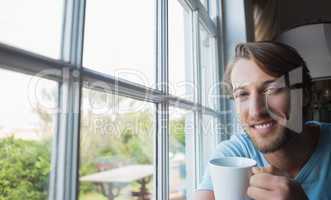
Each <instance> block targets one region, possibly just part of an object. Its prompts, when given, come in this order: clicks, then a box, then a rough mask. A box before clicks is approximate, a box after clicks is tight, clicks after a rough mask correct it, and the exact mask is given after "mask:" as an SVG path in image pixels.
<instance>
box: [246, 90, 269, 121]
mask: <svg viewBox="0 0 331 200" xmlns="http://www.w3.org/2000/svg"><path fill="white" fill-rule="evenodd" d="M266 114H267V112H266V101H265V96H264V95H259V94H253V95H251V97H250V99H249V115H250V117H251V118H253V119H254V118H256V119H258V118H261V117H263V116H265V115H266Z"/></svg>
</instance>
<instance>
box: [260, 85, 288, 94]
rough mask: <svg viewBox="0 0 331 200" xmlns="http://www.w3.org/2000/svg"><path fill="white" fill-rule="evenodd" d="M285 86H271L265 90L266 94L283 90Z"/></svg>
mask: <svg viewBox="0 0 331 200" xmlns="http://www.w3.org/2000/svg"><path fill="white" fill-rule="evenodd" d="M283 89H284V88H283V87H270V88H267V89H265V90H264V94H266V95H273V94H277V93H279V92H281V91H282V90H283Z"/></svg>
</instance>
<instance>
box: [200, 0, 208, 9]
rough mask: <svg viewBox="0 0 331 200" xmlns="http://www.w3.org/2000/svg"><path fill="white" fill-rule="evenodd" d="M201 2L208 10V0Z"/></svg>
mask: <svg viewBox="0 0 331 200" xmlns="http://www.w3.org/2000/svg"><path fill="white" fill-rule="evenodd" d="M200 2H201V3H202V5H203V6H204V7H205V8H206V10H208V0H200Z"/></svg>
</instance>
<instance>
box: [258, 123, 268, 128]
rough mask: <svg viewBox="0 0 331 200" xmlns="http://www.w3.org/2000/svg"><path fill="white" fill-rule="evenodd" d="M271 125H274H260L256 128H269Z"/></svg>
mask: <svg viewBox="0 0 331 200" xmlns="http://www.w3.org/2000/svg"><path fill="white" fill-rule="evenodd" d="M271 125H272V123H266V124H259V125H254V128H269V127H270V126H271Z"/></svg>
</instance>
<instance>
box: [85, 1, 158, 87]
mask: <svg viewBox="0 0 331 200" xmlns="http://www.w3.org/2000/svg"><path fill="white" fill-rule="evenodd" d="M155 18H156V17H155V0H145V1H132V0H120V1H109V0H98V1H94V0H93V1H92V0H87V7H86V22H85V35H84V36H85V39H84V57H83V65H84V66H85V67H89V68H91V69H93V70H97V71H99V72H102V73H107V74H111V75H114V76H116V77H120V78H124V79H127V80H129V81H133V82H136V83H139V84H143V85H146V86H151V87H152V85H154V79H155V50H154V46H155ZM153 87H155V86H153Z"/></svg>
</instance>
